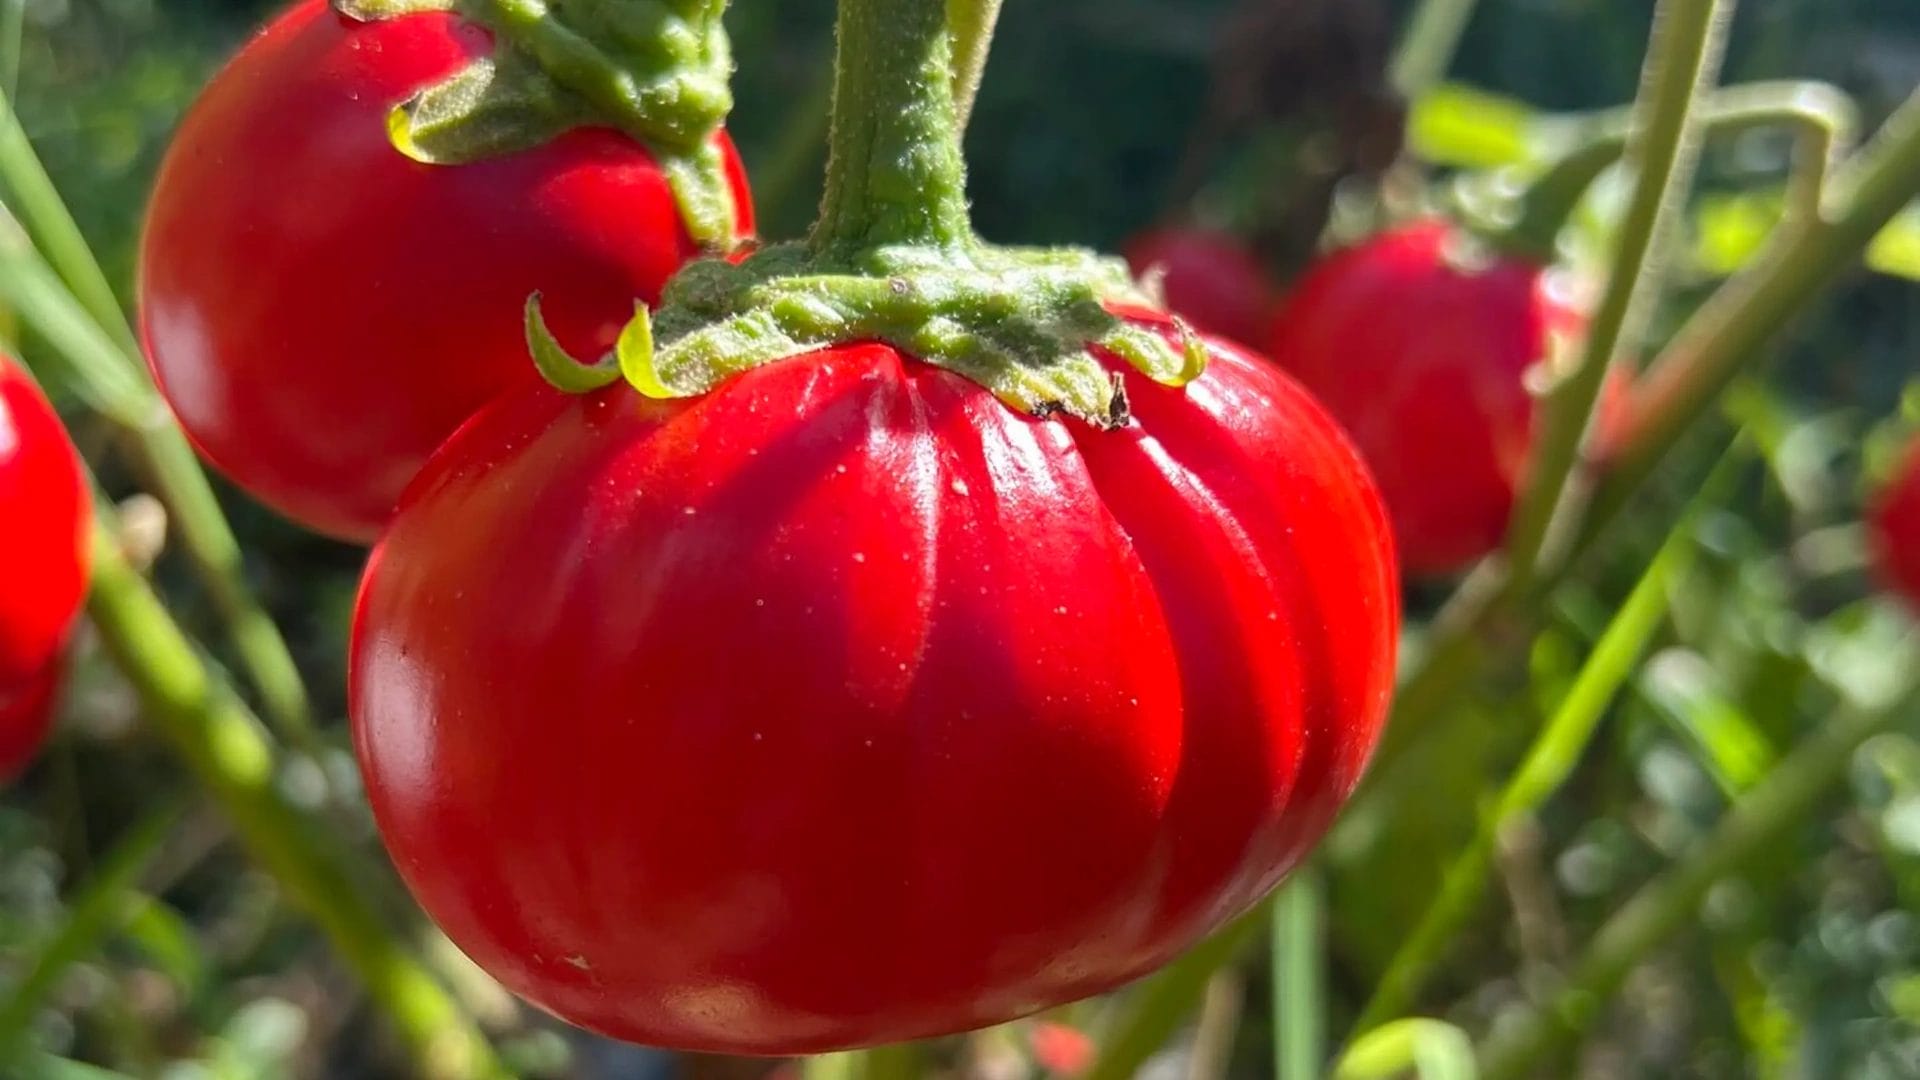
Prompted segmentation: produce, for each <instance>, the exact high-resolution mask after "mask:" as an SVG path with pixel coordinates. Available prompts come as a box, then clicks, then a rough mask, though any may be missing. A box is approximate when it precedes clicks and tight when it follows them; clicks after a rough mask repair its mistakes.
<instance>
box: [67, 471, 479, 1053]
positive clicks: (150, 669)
mask: <svg viewBox="0 0 1920 1080" xmlns="http://www.w3.org/2000/svg"><path fill="white" fill-rule="evenodd" d="M114 524H115V522H114V515H113V511H112V508H111V507H109V506H106V505H105V504H104V503H102V504H101V505H100V506H99V508H98V510H97V512H96V521H95V525H94V532H93V562H94V574H93V592H92V595H91V596H90V597H89V598H88V601H87V611H88V613H89V615H91V617H92V620H93V623H94V626H95V627H96V628H97V630H98V631H99V634H100V639H101V642H102V644H103V645H104V647H105V648H106V651H107V652H108V654H109V655H110V656H112V657H113V659H114V661H115V663H116V664H117V666H118V667H119V668H120V670H121V671H122V672H123V673H125V675H126V677H127V679H128V681H129V682H130V683H131V684H132V686H133V689H134V691H135V693H136V694H137V695H138V696H139V699H140V702H141V705H142V706H143V711H144V714H145V716H146V719H147V722H148V723H150V724H151V725H152V726H153V727H154V729H155V730H156V731H158V732H159V733H160V734H161V735H162V736H163V737H164V738H165V740H166V741H167V742H168V743H169V744H170V745H171V746H172V747H173V750H174V752H175V753H176V754H178V755H179V756H180V758H181V759H182V760H183V761H184V762H185V763H186V765H187V766H188V768H189V770H190V771H191V772H192V773H193V774H194V776H195V777H196V778H197V779H198V780H199V782H200V784H201V786H202V787H203V788H204V789H205V790H206V791H207V793H208V794H209V795H210V796H211V797H212V798H213V799H214V801H215V802H216V803H217V804H218V805H219V807H220V808H221V809H222V810H223V811H224V812H225V814H226V816H227V817H228V818H229V819H230V820H231V821H232V823H233V825H234V828H235V831H236V833H237V834H238V836H239V838H240V840H241V842H242V844H243V845H244V846H245V847H246V849H247V851H248V852H249V853H250V854H251V855H252V856H253V858H254V859H256V860H257V861H258V862H259V863H260V864H261V865H262V866H263V867H265V868H266V869H267V870H268V872H270V873H271V874H272V875H273V876H274V877H275V879H277V880H278V881H279V882H280V884H281V886H282V888H284V889H285V890H286V892H287V894H288V896H289V897H290V898H291V899H292V900H293V902H294V903H295V904H296V905H297V906H299V907H300V908H302V909H303V910H305V911H306V912H307V913H308V915H310V916H311V917H312V918H313V919H314V920H315V921H316V922H317V923H318V924H319V925H320V927H321V929H322V930H324V931H325V932H326V934H327V937H328V938H329V939H330V940H331V941H332V943H333V945H334V947H335V948H336V949H338V950H339V952H340V955H341V956H342V958H343V959H344V960H345V961H346V963H347V965H348V967H349V968H351V969H352V970H353V972H354V973H355V974H356V975H357V976H358V977H359V978H360V980H361V982H362V983H363V984H364V985H365V986H366V988H367V991H368V994H369V996H370V997H371V998H372V1000H373V1001H374V1003H375V1004H376V1005H378V1006H379V1007H380V1008H381V1009H382V1010H383V1011H384V1012H385V1013H386V1014H387V1015H388V1016H389V1017H390V1018H391V1019H392V1020H393V1022H394V1024H395V1025H396V1027H397V1028H398V1029H399V1031H400V1034H401V1035H402V1036H403V1037H404V1038H405V1040H406V1043H407V1045H408V1047H409V1049H410V1051H411V1052H412V1056H413V1062H414V1071H415V1073H416V1074H417V1075H419V1076H421V1077H427V1078H433V1080H462V1078H468V1077H487V1078H493V1077H505V1076H506V1075H507V1073H506V1071H505V1069H504V1068H503V1067H502V1066H501V1065H500V1064H499V1062H498V1061H497V1060H496V1059H495V1058H494V1056H493V1052H492V1049H491V1048H490V1047H489V1046H488V1045H487V1042H486V1040H485V1038H484V1037H483V1036H482V1035H481V1034H480V1032H479V1030H478V1029H477V1028H475V1027H474V1026H473V1024H472V1022H471V1021H470V1020H469V1019H468V1018H467V1017H466V1016H465V1014H464V1013H462V1012H461V1010H460V1009H459V1007H458V1006H457V1005H456V1004H455V1003H454V1001H453V999H452V998H451V997H450V996H449V995H448V994H447V993H446V991H445V990H443V989H442V988H441V987H440V985H439V984H438V983H437V982H435V981H434V979H433V977H432V976H431V975H429V974H428V973H427V972H426V970H425V969H424V968H423V967H422V966H421V965H420V964H419V963H418V962H417V961H416V960H414V959H413V958H412V957H411V956H409V955H408V954H407V952H406V950H405V949H404V948H402V947H401V945H400V944H399V941H398V938H397V937H395V936H394V935H393V934H392V933H390V932H389V931H388V929H387V928H386V927H385V926H383V925H382V924H381V920H380V918H379V916H378V915H377V914H376V913H375V912H374V910H373V909H372V908H371V907H370V906H369V905H368V904H367V902H366V900H365V898H364V895H363V892H362V890H360V889H359V888H358V887H357V884H356V882H355V881H354V877H353V874H352V873H351V872H350V871H348V870H347V869H346V868H345V855H344V852H343V850H342V849H340V848H337V847H336V846H334V845H333V843H332V842H330V841H329V840H328V839H327V838H326V837H325V836H324V835H323V834H322V833H320V832H319V831H317V830H315V829H314V828H313V827H312V823H311V822H309V821H308V820H307V819H306V818H305V817H304V816H303V815H302V814H301V812H300V811H299V810H298V809H296V808H294V807H293V806H292V805H291V804H290V803H288V802H287V801H286V799H285V797H284V796H282V795H281V794H280V791H279V789H278V788H277V787H276V785H275V773H276V763H275V760H274V750H273V746H272V743H271V742H270V741H269V740H268V738H267V736H266V735H265V733H264V732H262V731H261V729H260V728H259V726H258V725H257V723H256V721H255V720H254V718H253V717H252V716H251V715H250V714H249V713H248V712H247V710H246V708H245V706H244V705H242V704H241V703H240V701H239V699H238V698H237V697H235V696H234V694H233V692H232V690H231V689H230V688H229V687H227V686H226V685H225V684H224V683H222V682H221V681H219V680H218V679H217V678H215V676H214V675H213V674H212V673H211V672H210V671H209V670H208V668H207V666H206V665H205V664H204V663H203V662H202V661H201V658H200V656H199V654H198V653H197V652H196V650H195V649H194V646H193V643H192V641H191V640H190V639H189V638H188V637H187V636H186V634H185V633H184V632H183V631H181V629H180V627H179V626H178V625H177V624H176V623H175V622H174V621H173V617H172V616H171V615H170V614H169V613H168V612H167V609H166V606H165V605H164V604H163V603H162V602H161V601H160V598H159V597H158V596H156V595H155V594H154V592H153V590H152V588H151V587H150V586H149V585H148V584H147V582H146V580H145V579H144V578H143V577H141V576H140V574H139V572H138V571H136V570H135V569H134V568H133V567H132V566H131V565H130V564H128V562H127V560H126V558H125V556H123V555H122V554H121V552H120V549H119V546H118V544H117V543H116V541H115V539H114V535H115V533H114Z"/></svg>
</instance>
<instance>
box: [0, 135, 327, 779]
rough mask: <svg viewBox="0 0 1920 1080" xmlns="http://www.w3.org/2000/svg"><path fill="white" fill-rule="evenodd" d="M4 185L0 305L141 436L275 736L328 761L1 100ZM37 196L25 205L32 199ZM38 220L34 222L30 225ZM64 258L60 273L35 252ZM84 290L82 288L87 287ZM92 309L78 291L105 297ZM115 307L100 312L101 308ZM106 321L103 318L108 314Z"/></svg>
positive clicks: (98, 403) (234, 557) (200, 493)
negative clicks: (9, 194) (7, 198)
mask: <svg viewBox="0 0 1920 1080" xmlns="http://www.w3.org/2000/svg"><path fill="white" fill-rule="evenodd" d="M0 182H4V183H5V184H6V185H7V187H8V188H9V189H10V190H11V191H13V192H14V194H15V198H16V200H19V201H17V202H16V203H15V204H14V208H15V209H19V210H21V211H22V214H23V217H25V224H26V226H27V230H26V231H22V229H21V227H20V225H19V224H17V223H16V221H15V219H13V218H11V217H6V216H3V215H0V297H4V298H5V299H6V301H7V302H8V303H9V304H10V305H11V306H12V307H13V308H14V310H15V311H16V312H17V313H18V314H19V315H20V317H21V318H22V319H23V320H25V321H26V322H27V323H28V324H29V325H31V326H33V327H34V329H35V330H37V331H39V333H40V335H41V336H42V337H43V338H45V339H46V341H47V343H48V344H49V345H50V346H51V347H52V351H53V354H54V356H53V359H55V360H57V361H58V362H59V364H60V374H61V375H62V376H63V381H64V382H65V383H66V384H67V385H68V386H69V387H70V388H71V389H72V390H73V391H74V392H75V393H76V394H78V395H79V396H80V398H81V399H82V400H84V401H86V402H87V404H88V405H89V406H90V407H91V408H93V409H95V410H97V411H99V412H100V413H101V414H102V415H104V416H106V417H107V418H108V419H110V420H112V421H114V422H115V423H116V424H118V425H120V426H121V427H122V428H124V429H126V430H127V431H128V432H129V433H131V434H132V435H133V436H134V440H135V444H136V447H137V449H138V450H139V453H140V457H141V459H142V464H143V465H144V466H145V467H146V470H147V472H148V473H149V475H150V477H151V480H152V482H153V485H154V487H155V488H156V489H157V491H158V493H159V494H160V496H161V497H162V499H163V500H164V501H165V502H166V504H167V507H168V509H169V511H170V512H171V514H172V517H173V522H174V524H175V526H176V528H177V530H178V533H179V536H180V541H181V546H182V547H183V548H184V549H185V550H186V553H187V555H188V558H189V559H190V560H191V561H192V564H193V566H194V567H195V569H196V571H197V572H198V576H199V578H200V580H201V583H202V585H203V586H204V587H205V588H206V590H207V593H208V596H209V597H210V598H211V599H212V601H213V604H214V608H215V610H216V611H218V612H219V613H220V615H221V617H222V619H224V620H225V622H226V626H227V630H228V633H229V635H230V637H231V640H232V642H233V647H234V651H235V653H236V654H237V655H238V656H239V658H240V660H241V663H242V665H243V666H244V669H245V670H246V672H247V674H248V676H249V678H250V679H251V681H252V682H253V684H254V688H255V689H256V690H257V691H258V692H259V694H260V698H261V703H262V705H263V706H264V707H265V710H266V714H267V716H268V717H269V718H270V719H272V721H273V723H274V726H275V729H276V730H277V731H278V732H279V733H280V734H281V735H282V736H283V737H285V738H287V739H289V740H290V741H293V742H294V743H295V744H296V745H297V746H299V747H300V748H301V749H302V750H303V751H305V752H308V753H317V752H318V749H319V746H320V741H319V736H318V734H317V733H316V732H315V730H314V726H313V720H312V708H311V705H310V701H309V698H308V695H307V689H306V685H305V683H304V682H303V681H302V680H301V676H300V670H299V668H298V667H297V666H296V665H295V663H294V660H293V654H292V651H291V650H289V649H288V647H287V644H286V639H285V638H284V637H283V636H282V635H281V634H280V631H279V628H278V627H276V626H275V625H274V623H273V620H272V619H271V617H269V616H268V615H267V613H266V611H265V609H264V608H262V607H261V606H260V603H259V601H258V600H257V599H255V598H254V596H253V592H252V590H251V588H250V587H249V586H248V584H247V581H246V572H245V567H244V566H243V564H242V558H241V552H240V542H239V540H238V539H236V538H235V537H234V535H233V529H232V527H231V526H229V525H228V524H227V519H226V516H225V514H224V513H223V512H222V511H221V509H220V503H219V500H218V499H217V498H216V497H215V495H214V492H213V487H212V485H211V484H210V483H209V482H208V480H207V476H206V473H205V472H204V471H203V470H202V469H201V468H200V464H199V462H198V460H197V459H196V458H195V457H194V453H193V449H192V447H191V446H190V445H188V443H187V440H186V437H185V436H184V435H182V434H181V432H180V430H179V428H178V427H176V426H175V425H174V424H173V422H172V420H171V417H170V416H169V414H168V412H167V408H166V404H165V403H164V402H163V401H161V399H160V396H159V394H158V392H157V391H155V390H154V388H153V384H152V382H151V381H149V379H148V378H147V375H146V368H145V366H144V365H143V364H142V363H141V361H140V360H139V358H138V352H137V349H136V350H135V351H133V352H129V351H128V350H129V349H133V348H135V347H134V346H133V344H132V342H133V337H132V332H131V330H129V329H128V328H127V324H126V319H125V317H124V316H123V315H122V314H121V312H120V309H119V307H118V302H117V301H116V300H114V298H113V294H112V290H111V289H109V288H106V286H105V278H104V277H100V276H99V267H98V264H96V263H95V262H94V261H93V255H92V252H91V251H89V250H88V249H87V248H86V243H85V241H84V239H81V238H80V237H79V234H78V230H77V229H72V232H71V235H69V232H68V230H69V229H70V228H71V227H72V218H71V217H70V216H68V214H67V211H66V207H65V206H64V204H62V203H61V202H60V199H59V195H58V193H57V192H55V191H54V190H53V186H52V183H51V182H50V181H47V179H46V173H45V172H44V171H43V170H42V169H41V168H40V164H39V160H38V159H37V158H35V157H34V156H33V149H32V147H31V146H29V145H27V143H26V141H25V134H24V133H23V132H22V131H21V130H20V127H19V122H18V120H17V119H15V118H14V116H13V113H12V112H11V110H8V109H6V108H5V106H4V103H3V102H0ZM23 191H25V192H30V193H32V195H31V197H23V196H22V194H21V193H22V192H23ZM29 210H31V212H32V216H31V217H26V212H27V211H29ZM29 233H32V234H33V235H37V236H38V237H40V238H41V243H42V244H43V245H50V246H48V247H46V248H45V250H47V251H48V252H50V253H51V252H64V259H63V263H64V264H59V263H50V262H49V261H48V260H47V259H44V258H42V255H41V250H40V249H36V248H35V247H34V245H33V242H32V239H31V238H30V236H29ZM76 283H77V285H76ZM96 286H97V288H99V289H103V290H104V295H103V296H95V297H94V298H93V300H92V302H89V301H88V298H87V293H86V292H83V291H78V290H84V289H90V288H94V287H96ZM103 304H104V305H107V307H106V308H105V310H104V311H103V310H101V305H103ZM103 315H104V316H107V318H106V319H103V318H102V316H103Z"/></svg>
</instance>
